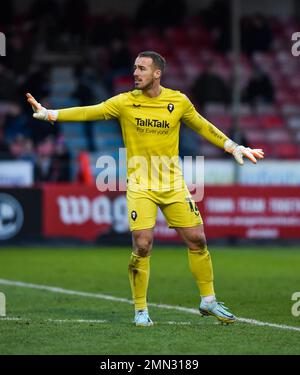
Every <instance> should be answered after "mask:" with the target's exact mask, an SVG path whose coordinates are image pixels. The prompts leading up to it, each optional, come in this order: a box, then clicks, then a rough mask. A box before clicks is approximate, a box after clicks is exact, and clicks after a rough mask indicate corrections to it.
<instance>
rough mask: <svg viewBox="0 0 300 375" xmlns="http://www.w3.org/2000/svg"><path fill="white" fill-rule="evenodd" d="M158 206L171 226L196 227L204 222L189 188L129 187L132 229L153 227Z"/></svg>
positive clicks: (129, 212)
mask: <svg viewBox="0 0 300 375" xmlns="http://www.w3.org/2000/svg"><path fill="white" fill-rule="evenodd" d="M158 207H159V208H160V209H161V211H162V213H163V215H164V217H165V218H166V220H167V223H168V226H169V227H170V228H174V227H194V226H196V225H199V224H203V221H202V218H201V215H200V212H199V210H198V207H197V205H196V203H195V202H194V200H193V199H192V197H191V194H190V192H189V191H188V189H187V188H185V189H183V190H174V191H151V190H139V191H135V190H134V191H133V190H130V189H127V210H128V222H129V226H130V230H131V231H133V230H141V229H148V228H153V227H154V226H155V222H156V216H157V208H158Z"/></svg>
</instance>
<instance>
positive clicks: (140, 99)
mask: <svg viewBox="0 0 300 375" xmlns="http://www.w3.org/2000/svg"><path fill="white" fill-rule="evenodd" d="M164 69H165V59H164V58H163V57H162V56H161V55H159V54H158V53H156V52H153V51H146V52H141V53H140V54H139V55H138V57H137V58H136V60H135V65H134V73H133V76H134V84H135V90H133V91H130V92H126V93H122V94H119V95H117V96H114V97H112V98H110V99H108V100H106V101H105V102H102V103H100V104H97V105H93V106H86V107H76V108H66V109H60V110H48V109H46V108H44V107H42V106H41V105H40V104H39V103H38V102H37V101H36V100H35V99H34V98H33V96H32V95H31V94H27V100H28V102H29V103H30V105H31V106H32V108H33V110H34V112H35V113H34V114H33V117H34V118H36V119H38V120H45V121H50V122H55V121H63V122H66V121H94V120H108V119H113V118H114V119H118V120H119V123H120V125H121V128H122V134H123V139H124V143H125V147H126V149H127V208H128V219H129V223H130V230H131V231H132V242H133V249H132V254H131V258H130V262H129V267H128V272H129V280H130V285H131V290H132V296H133V301H134V306H135V317H134V323H135V325H136V326H151V325H152V324H153V322H152V320H151V319H150V317H149V314H148V308H147V290H148V281H149V273H150V253H151V249H152V243H153V228H154V226H155V221H156V214H157V208H158V207H160V209H161V211H162V212H163V214H164V216H165V218H166V220H167V222H168V225H169V226H170V227H172V228H174V229H175V230H176V231H177V232H178V234H179V235H180V236H181V238H182V239H183V241H184V242H185V244H186V246H187V247H188V258H189V265H190V269H191V272H192V274H193V276H194V278H195V280H196V283H197V286H198V288H199V293H200V296H201V301H200V306H199V310H200V313H201V314H202V315H203V316H205V315H212V316H215V317H216V318H217V319H218V320H220V321H221V322H224V323H233V322H234V321H235V320H236V318H235V316H234V315H233V314H231V313H230V312H229V311H228V309H227V308H226V307H225V306H224V305H223V304H222V303H220V302H218V301H217V300H216V297H215V291H214V285H213V268H212V262H211V258H210V254H209V251H208V249H207V244H206V239H205V234H204V229H203V222H202V219H201V216H200V214H199V211H198V208H197V206H196V204H195V202H194V201H193V199H192V197H191V195H190V193H189V191H188V189H187V187H186V185H185V183H184V180H183V177H182V172H181V169H180V167H179V163H178V143H179V129H180V123H181V121H183V122H184V123H185V124H186V125H187V126H189V127H191V128H192V129H193V130H194V131H196V132H197V133H199V134H201V136H203V137H204V138H206V139H207V140H208V141H210V142H211V143H213V144H214V145H215V146H217V147H220V148H222V149H224V150H225V151H227V152H228V153H231V154H233V156H234V158H235V159H236V161H237V162H238V163H239V164H243V157H244V156H246V157H247V158H248V159H250V160H251V161H252V162H253V163H256V158H258V159H261V158H263V151H262V150H260V149H250V148H245V147H244V146H239V145H237V144H236V143H235V142H233V141H232V140H230V139H229V138H228V137H227V136H226V135H225V134H223V133H222V132H221V131H220V130H219V129H217V128H216V127H215V126H214V125H213V124H211V123H210V122H209V121H207V120H205V119H204V118H203V117H201V116H200V114H199V113H198V112H197V111H196V110H195V108H194V106H193V104H192V103H191V102H190V101H189V99H188V98H187V97H186V96H185V95H184V94H182V93H181V92H179V91H174V90H171V89H167V88H165V87H162V86H161V85H160V80H161V77H162V74H163V72H164ZM157 160H158V161H157ZM155 161H157V162H155Z"/></svg>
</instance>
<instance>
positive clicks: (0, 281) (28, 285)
mask: <svg viewBox="0 0 300 375" xmlns="http://www.w3.org/2000/svg"><path fill="white" fill-rule="evenodd" d="M1 284H2V285H10V286H20V287H22V288H29V289H39V290H46V291H48V292H53V293H62V294H69V295H74V296H81V297H91V298H98V299H105V300H109V301H114V302H123V303H128V304H131V305H132V301H131V300H129V299H127V298H119V297H114V296H109V295H107V294H102V293H90V292H81V291H77V290H70V289H64V288H58V287H53V286H48V285H40V284H31V283H25V282H22V281H14V280H6V279H0V285H1ZM148 305H149V306H153V307H157V308H161V309H168V310H176V311H182V312H186V313H190V314H197V315H198V314H199V311H198V310H197V309H192V308H188V307H182V306H174V305H165V304H157V303H149V304H148ZM237 320H238V321H239V322H241V323H247V324H252V325H256V326H265V327H272V328H279V329H284V330H290V331H297V332H300V327H293V326H288V325H285V324H275V323H269V322H261V321H259V320H255V319H248V318H242V317H239V318H237Z"/></svg>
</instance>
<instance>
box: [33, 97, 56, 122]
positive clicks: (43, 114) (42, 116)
mask: <svg viewBox="0 0 300 375" xmlns="http://www.w3.org/2000/svg"><path fill="white" fill-rule="evenodd" d="M26 96H27V101H28V103H29V104H30V105H31V107H32V109H33V112H34V114H33V115H32V116H33V117H34V118H35V119H37V120H42V121H49V122H51V124H52V125H53V124H54V121H56V120H57V117H58V111H56V110H51V109H46V108H45V107H43V106H42V105H41V104H40V103H38V102H37V101H36V100H35V99H34V97H33V96H32V95H31V94H29V93H27V94H26Z"/></svg>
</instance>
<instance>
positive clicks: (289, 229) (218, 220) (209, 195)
mask: <svg viewBox="0 0 300 375" xmlns="http://www.w3.org/2000/svg"><path fill="white" fill-rule="evenodd" d="M199 209H200V210H201V212H202V213H203V217H204V223H205V232H206V235H207V237H208V238H222V237H229V236H232V237H242V238H266V239H267V238H300V188H298V187H284V186H280V187H253V186H251V187H249V186H226V187H207V188H205V195H204V200H203V202H201V204H200V205H199Z"/></svg>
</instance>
